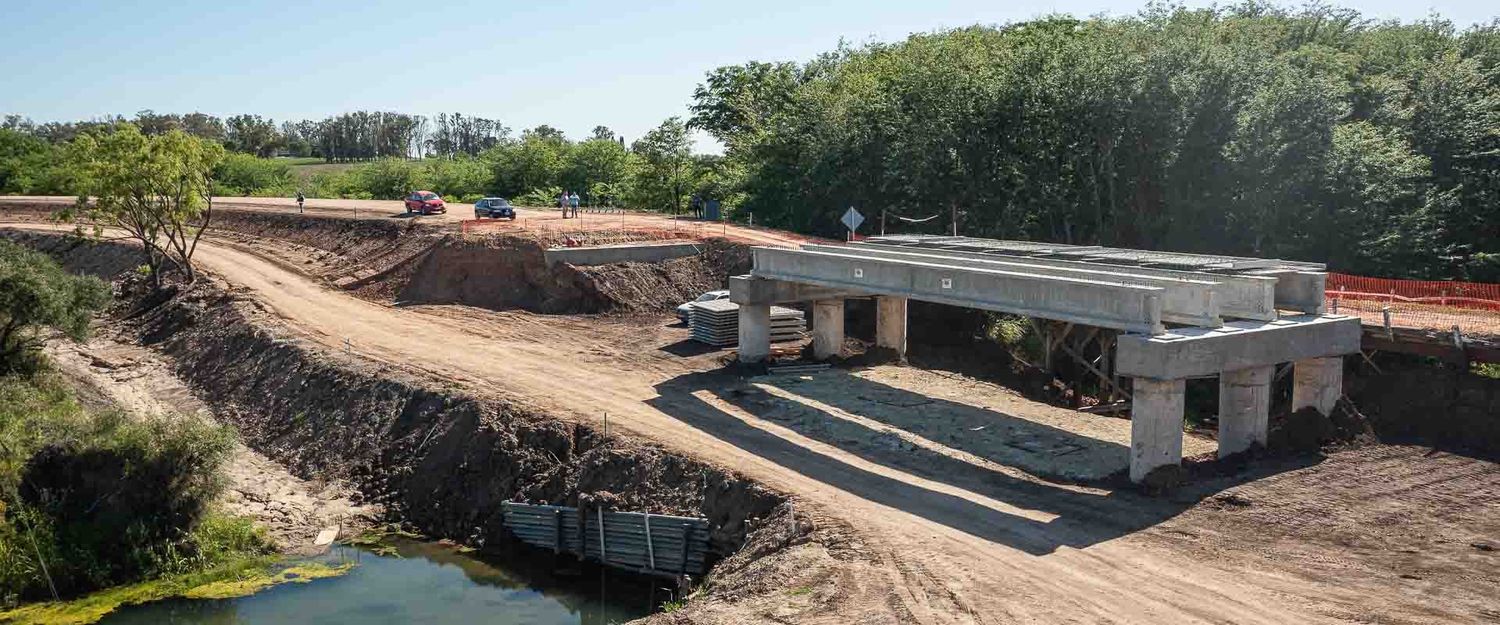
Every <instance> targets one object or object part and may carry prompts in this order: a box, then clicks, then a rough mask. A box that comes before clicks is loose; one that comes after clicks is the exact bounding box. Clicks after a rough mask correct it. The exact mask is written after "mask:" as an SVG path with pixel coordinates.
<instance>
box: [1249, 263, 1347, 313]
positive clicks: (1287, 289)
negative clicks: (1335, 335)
mask: <svg viewBox="0 0 1500 625" xmlns="http://www.w3.org/2000/svg"><path fill="white" fill-rule="evenodd" d="M1250 273H1251V274H1253V275H1256V276H1264V277H1268V278H1276V307H1277V308H1280V309H1283V310H1297V311H1301V312H1305V313H1307V314H1310V315H1321V314H1323V313H1324V312H1326V311H1325V310H1324V307H1323V306H1324V302H1325V301H1326V300H1325V299H1324V297H1325V295H1326V289H1327V285H1328V274H1326V273H1323V272H1318V271H1292V270H1287V269H1266V270H1261V271H1252V272H1250Z"/></svg>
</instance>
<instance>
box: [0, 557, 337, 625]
mask: <svg viewBox="0 0 1500 625" xmlns="http://www.w3.org/2000/svg"><path fill="white" fill-rule="evenodd" d="M353 568H354V563H352V562H350V563H343V564H324V563H321V562H298V563H295V564H290V565H286V564H283V565H272V564H267V563H266V562H265V561H263V560H257V561H252V562H249V563H241V564H239V565H235V566H228V567H222V568H219V569H214V570H210V571H207V572H204V573H195V574H190V575H179V576H174V577H167V578H163V579H158V580H152V581H148V582H141V583H139V584H130V585H128V586H120V587H116V588H110V589H106V590H101V591H99V592H96V593H93V594H90V595H87V596H84V597H81V598H78V599H74V600H72V601H61V602H48V603H33V604H30V605H24V606H21V607H19V608H16V609H14V610H8V611H5V612H0V623H12V624H15V625H44V624H45V625H88V624H89V623H95V622H97V621H99V619H102V618H104V617H105V616H106V615H108V614H109V613H110V612H113V611H115V610H116V609H118V608H120V607H121V606H126V605H135V604H140V603H149V602H152V601H161V600H163V599H172V598H176V597H182V598H186V599H232V598H235V597H244V596H247V595H252V594H255V593H257V592H260V591H261V590H264V589H266V588H270V587H272V586H276V585H278V584H287V583H294V584H305V583H307V582H310V581H312V580H315V579H322V578H325V577H338V576H340V575H343V574H345V573H348V572H349V571H350V569H353Z"/></svg>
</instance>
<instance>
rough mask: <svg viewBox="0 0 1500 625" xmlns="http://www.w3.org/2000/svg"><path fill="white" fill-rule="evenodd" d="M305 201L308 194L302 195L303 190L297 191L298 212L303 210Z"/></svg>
mask: <svg viewBox="0 0 1500 625" xmlns="http://www.w3.org/2000/svg"><path fill="white" fill-rule="evenodd" d="M305 201H307V196H305V195H302V191H300V190H299V191H297V212H298V213H299V214H300V213H301V212H302V203H303V202H305Z"/></svg>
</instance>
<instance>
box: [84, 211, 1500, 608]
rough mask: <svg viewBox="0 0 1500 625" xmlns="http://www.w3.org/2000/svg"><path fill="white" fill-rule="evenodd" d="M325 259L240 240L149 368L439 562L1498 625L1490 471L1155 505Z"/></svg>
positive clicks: (1242, 482) (1258, 468)
mask: <svg viewBox="0 0 1500 625" xmlns="http://www.w3.org/2000/svg"><path fill="white" fill-rule="evenodd" d="M246 236H254V235H246ZM307 248H313V249H317V250H319V251H324V252H326V251H327V250H324V249H323V248H321V247H317V246H311V245H309V246H303V247H302V249H307ZM58 251H63V252H66V251H65V250H58ZM299 253H302V252H297V250H296V249H295V248H294V247H293V246H284V245H281V244H279V243H278V241H277V240H275V239H258V240H256V241H255V242H254V244H253V245H250V246H247V244H246V243H245V242H244V241H239V240H232V239H229V238H225V237H214V238H212V239H211V240H210V241H208V242H207V245H206V246H205V247H204V248H203V250H202V251H201V252H200V254H202V261H201V262H202V263H203V265H204V267H205V269H206V270H208V271H209V272H210V273H211V274H213V275H214V276H216V277H217V278H216V279H217V280H222V281H223V282H222V284H221V287H220V289H221V291H219V292H218V294H214V293H209V292H205V293H200V294H198V295H195V296H194V297H192V298H184V299H183V300H182V301H179V302H177V303H175V304H173V306H172V307H171V308H170V309H164V310H170V311H171V312H170V313H165V312H164V313H162V314H161V316H160V318H156V319H150V320H144V319H143V320H141V321H140V322H139V323H138V324H137V325H136V327H138V328H139V333H138V336H139V337H140V340H141V341H142V342H143V343H145V344H148V345H151V346H152V347H153V349H155V350H157V351H159V352H161V353H166V354H168V355H170V356H171V357H172V358H173V359H174V362H175V365H174V366H175V367H176V370H177V371H178V372H179V373H180V374H182V375H183V377H184V378H185V379H187V380H188V381H189V382H190V383H191V384H192V385H193V387H194V389H195V392H197V393H198V394H199V396H201V397H208V398H212V401H213V402H214V403H215V407H216V413H217V414H220V415H221V416H222V417H223V418H226V419H228V420H230V421H231V422H234V423H236V424H237V425H239V426H240V427H241V430H242V431H243V432H245V436H246V440H247V441H249V442H250V444H251V445H252V446H253V447H255V448H256V449H257V450H260V451H262V452H264V453H266V454H267V455H268V456H270V457H272V458H275V459H276V460H277V461H279V462H282V463H284V464H285V465H287V466H288V467H290V468H291V469H292V470H293V472H295V473H298V474H299V475H306V476H313V475H320V476H324V475H326V476H335V477H337V476H348V477H349V478H350V479H351V480H352V481H354V482H356V483H358V484H361V486H362V488H366V489H370V492H372V493H376V494H380V495H383V496H384V497H386V498H387V499H388V503H390V504H391V505H392V506H393V509H395V510H398V511H401V512H402V513H404V514H409V515H410V516H411V517H412V519H413V520H414V521H415V522H417V523H419V524H421V525H423V526H424V527H430V528H432V529H433V531H434V532H435V533H439V534H441V535H448V536H453V537H456V538H460V539H464V540H470V541H476V540H478V541H482V540H483V539H484V537H485V535H486V534H487V533H488V532H491V531H498V530H495V529H494V528H493V527H492V524H493V521H492V519H491V517H488V516H486V513H485V510H486V509H487V508H486V507H485V506H488V505H491V504H493V503H494V502H496V501H498V499H500V498H502V497H506V496H514V495H515V494H516V493H522V494H526V493H533V494H539V495H545V496H553V497H568V496H572V494H577V495H579V496H581V495H583V494H590V495H591V496H594V495H597V493H601V492H604V493H610V495H611V496H613V497H618V498H619V501H621V502H623V503H625V504H627V505H633V506H642V507H647V508H651V507H657V506H660V507H662V508H666V509H667V510H666V511H669V510H672V509H676V510H691V509H694V508H696V509H698V510H700V511H702V512H703V513H707V514H709V515H710V517H711V518H713V519H714V520H715V523H716V524H719V525H720V526H721V531H720V532H719V534H718V536H719V537H720V538H719V540H720V541H721V543H720V544H722V545H729V544H732V543H733V541H734V540H735V539H736V538H741V539H742V540H743V547H742V548H740V550H739V551H737V552H735V553H732V554H730V555H729V557H728V558H727V559H726V560H725V561H724V562H723V563H722V564H721V565H720V567H719V568H718V569H716V571H715V574H714V575H713V576H712V577H711V578H710V579H709V580H707V582H706V586H705V588H704V590H703V592H702V593H701V594H700V595H699V596H698V597H697V598H696V599H695V600H694V601H690V602H689V603H688V605H687V606H686V607H684V608H683V609H681V610H679V611H676V612H673V613H671V614H663V615H658V616H657V617H654V620H656V621H661V622H682V623H747V622H768V623H769V622H798V623H802V622H827V623H849V622H869V623H905V622H921V623H950V622H953V623H969V622H985V623H989V622H994V623H1008V622H1088V623H1094V622H1118V623H1159V622H1172V623H1179V622H1180V623H1224V622H1235V623H1286V622H1320V623H1321V622H1330V623H1347V622H1381V623H1432V622H1453V623H1467V622H1489V621H1493V620H1495V619H1496V614H1497V613H1496V610H1495V600H1494V597H1496V596H1497V595H1500V593H1497V592H1496V590H1497V589H1500V580H1497V577H1496V575H1497V571H1500V565H1497V562H1500V560H1497V559H1496V557H1497V556H1496V552H1495V551H1494V550H1493V548H1494V545H1495V544H1496V543H1497V542H1500V513H1497V512H1500V473H1497V469H1496V465H1495V464H1494V463H1493V462H1490V461H1488V460H1485V459H1483V458H1478V457H1475V456H1472V455H1464V454H1456V453H1449V452H1443V451H1433V450H1432V449H1431V448H1425V447H1419V446H1394V445H1382V444H1372V445H1367V446H1359V447H1349V448H1336V449H1329V450H1325V451H1323V452H1319V453H1313V454H1303V455H1297V456H1292V457H1284V458H1277V457H1270V458H1258V459H1255V460H1254V461H1252V462H1250V463H1248V464H1246V465H1244V466H1239V467H1226V468H1224V469H1223V470H1221V471H1216V472H1207V473H1202V474H1199V475H1197V476H1195V477H1194V478H1193V481H1192V482H1190V483H1189V484H1188V485H1187V486H1186V487H1184V488H1182V489H1180V490H1178V491H1176V493H1175V494H1173V495H1171V496H1167V497H1148V496H1145V495H1142V494H1140V493H1137V492H1135V491H1134V490H1132V489H1130V488H1123V487H1121V486H1120V485H1119V484H1118V483H1116V482H1114V481H1111V480H1109V479H1102V480H1101V479H1098V477H1097V476H1098V475H1099V474H1101V473H1106V472H1107V470H1108V468H1109V467H1110V466H1111V465H1112V463H1114V462H1117V461H1118V460H1116V459H1117V458H1118V457H1119V448H1120V447H1121V440H1122V439H1121V434H1122V433H1123V432H1124V429H1123V428H1124V427H1128V422H1126V421H1123V420H1116V419H1111V418H1108V417H1096V416H1089V415H1082V414H1080V413H1076V412H1072V411H1068V410H1065V409H1061V408H1057V407H1054V406H1048V405H1045V404H1040V403H1037V402H1032V401H1029V400H1026V399H1025V398H1023V397H1020V396H1018V395H1016V394H1015V393H1012V392H1009V391H1008V390H1006V389H1004V388H1000V387H995V386H994V385H991V384H987V383H981V382H977V381H975V380H972V379H969V378H966V377H965V376H953V375H952V374H947V373H942V372H934V371H922V370H918V369H911V368H900V367H891V366H878V367H870V368H856V369H853V370H847V371H842V370H841V371H835V372H832V373H827V374H821V375H819V376H813V378H812V379H810V380H802V379H790V378H776V377H745V376H744V375H743V374H741V373H740V372H738V371H736V370H733V369H721V368H720V365H721V363H722V362H723V361H724V360H725V359H726V357H727V356H728V354H726V353H724V352H716V351H713V350H706V349H703V348H701V347H698V346H695V345H693V344H691V343H687V342H686V341H684V340H682V339H683V337H684V336H685V331H684V330H683V329H681V328H680V327H674V323H673V322H672V321H670V320H669V319H665V318H662V317H652V316H651V315H641V314H634V315H621V316H597V315H573V314H567V315H549V314H537V313H534V312H528V311H525V310H519V309H508V310H490V309H485V308H476V307H461V306H454V305H448V304H428V305H420V306H416V305H406V306H402V305H395V304H393V303H392V302H389V301H387V302H383V303H382V302H378V301H375V300H373V299H369V298H366V299H361V298H358V297H355V296H353V295H351V294H350V293H349V292H348V291H345V290H343V289H340V288H338V287H337V286H336V285H330V284H329V281H328V280H326V279H324V278H323V277H321V276H319V275H317V274H316V272H314V271H308V270H306V269H304V268H305V267H306V266H308V265H307V264H306V263H302V262H289V261H288V259H289V258H293V255H295V254H299ZM107 254H109V252H98V251H96V252H92V253H79V252H75V253H72V254H67V253H65V254H64V255H65V256H71V257H72V258H73V261H74V264H75V266H76V265H80V264H87V263H88V262H90V259H95V258H98V257H100V256H104V255H107ZM497 259H498V258H497ZM351 262H352V261H351ZM345 349H347V350H348V352H347V353H346V352H345ZM220 405H223V406H226V407H227V408H229V409H227V410H217V408H218V406H220ZM606 413H607V414H608V420H609V423H610V424H611V425H610V427H611V430H610V431H611V432H612V435H611V436H612V438H611V440H610V443H609V445H601V444H599V441H600V438H601V437H602V432H601V429H602V428H601V426H602V422H603V418H602V417H603V416H604V415H605V414H606ZM976 428H978V429H976ZM330 434H332V436H330ZM1202 444H1203V443H1202V441H1199V440H1196V439H1189V440H1188V441H1187V445H1189V448H1190V449H1192V448H1194V447H1193V446H1195V445H1202ZM552 454H556V455H557V457H555V458H554V457H551V455H552ZM545 476H563V477H561V478H560V480H559V481H558V482H552V481H550V478H549V479H542V478H544V477H545ZM567 476H577V479H574V478H573V477H567ZM570 480H571V481H570ZM590 480H597V481H590ZM554 483H556V484H565V485H572V484H578V485H580V486H577V487H572V486H569V487H568V488H561V487H557V486H548V484H554ZM756 489H760V490H756ZM570 493H572V494H570ZM752 495H753V496H752ZM383 501H384V500H383ZM674 507H675V508H674ZM752 509H753V510H755V512H754V513H751V512H749V511H750V510H752ZM653 511H656V510H653ZM736 523H738V524H737V525H736ZM476 528H477V530H478V531H475V530H476ZM724 528H731V529H727V530H726V529H724Z"/></svg>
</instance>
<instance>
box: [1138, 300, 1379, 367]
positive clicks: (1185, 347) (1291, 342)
mask: <svg viewBox="0 0 1500 625" xmlns="http://www.w3.org/2000/svg"><path fill="white" fill-rule="evenodd" d="M1359 340H1360V323H1359V319H1358V318H1357V317H1345V316H1338V315H1300V316H1295V317H1286V318H1283V319H1279V320H1276V321H1265V322H1261V321H1234V322H1230V323H1228V324H1225V325H1224V327H1222V328H1179V329H1175V330H1172V332H1170V333H1167V334H1160V335H1156V336H1144V335H1140V334H1127V335H1122V336H1121V337H1120V338H1119V342H1118V343H1117V347H1118V352H1117V354H1116V356H1115V370H1116V372H1118V373H1119V375H1123V376H1130V377H1143V378H1156V379H1162V380H1174V379H1182V378H1189V377H1194V376H1206V375H1218V374H1219V373H1220V372H1223V371H1237V370H1240V369H1250V368H1253V367H1263V366H1266V365H1274V364H1277V363H1282V362H1291V361H1300V360H1309V359H1314V358H1327V357H1332V356H1342V355H1344V354H1353V353H1357V352H1359Z"/></svg>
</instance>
